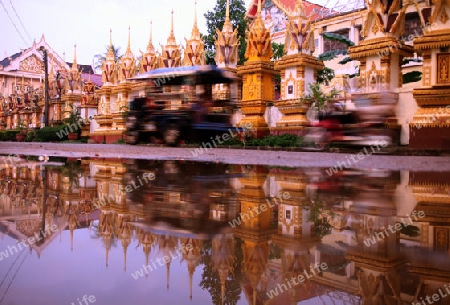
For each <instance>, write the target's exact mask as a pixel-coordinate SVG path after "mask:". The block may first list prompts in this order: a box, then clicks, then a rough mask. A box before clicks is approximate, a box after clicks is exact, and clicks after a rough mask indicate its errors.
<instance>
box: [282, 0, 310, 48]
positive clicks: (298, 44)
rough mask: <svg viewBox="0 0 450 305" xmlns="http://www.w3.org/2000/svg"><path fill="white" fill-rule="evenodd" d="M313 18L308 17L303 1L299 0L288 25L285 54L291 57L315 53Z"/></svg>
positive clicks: (289, 17)
mask: <svg viewBox="0 0 450 305" xmlns="http://www.w3.org/2000/svg"><path fill="white" fill-rule="evenodd" d="M311 20H312V16H309V17H307V16H306V11H305V5H304V3H303V0H297V2H296V4H295V9H294V12H293V13H292V15H291V16H288V23H287V24H286V32H285V42H284V53H286V54H287V55H291V54H294V53H299V52H303V53H306V54H312V53H313V52H314V33H313V31H311Z"/></svg>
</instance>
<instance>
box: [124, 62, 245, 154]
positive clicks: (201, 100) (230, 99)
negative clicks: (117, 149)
mask: <svg viewBox="0 0 450 305" xmlns="http://www.w3.org/2000/svg"><path fill="white" fill-rule="evenodd" d="M132 79H133V80H139V81H142V80H147V81H148V85H149V86H150V88H151V90H148V91H149V92H147V96H146V97H139V98H135V99H134V100H133V101H131V102H129V107H128V108H129V109H128V112H127V118H126V128H127V132H126V136H125V141H126V143H129V144H137V143H139V142H156V143H161V142H162V143H164V144H167V145H171V146H175V145H177V144H179V143H180V141H182V140H188V141H192V142H201V141H203V140H205V141H210V138H211V137H212V138H215V137H216V136H217V135H219V136H221V135H223V134H224V133H229V132H230V130H231V131H232V132H233V133H240V132H242V129H241V128H237V127H233V126H232V124H231V119H232V116H233V114H234V111H235V110H236V104H237V85H233V84H234V83H235V82H236V81H237V78H236V77H235V76H234V75H233V74H231V73H229V72H228V71H225V70H221V69H219V68H217V67H216V66H193V67H176V68H162V69H155V70H152V71H150V72H147V73H145V74H141V75H138V76H136V77H134V78H132ZM213 86H216V87H217V88H218V89H217V90H215V93H216V92H219V94H214V95H213Z"/></svg>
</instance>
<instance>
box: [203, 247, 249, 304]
mask: <svg viewBox="0 0 450 305" xmlns="http://www.w3.org/2000/svg"><path fill="white" fill-rule="evenodd" d="M235 241H236V244H235V248H234V249H235V250H234V251H235V255H236V260H235V262H234V264H233V272H230V274H229V275H228V278H227V281H226V283H225V291H226V293H225V300H224V302H223V303H222V302H221V301H222V296H221V283H220V277H219V273H218V272H217V271H213V262H212V244H211V241H210V240H208V241H206V242H204V243H203V247H202V250H201V254H202V260H203V264H204V265H203V273H202V280H201V282H200V287H201V288H202V289H206V290H207V291H208V292H209V293H210V295H211V300H212V303H213V304H214V305H219V304H226V305H235V304H237V302H238V301H239V299H240V295H241V292H242V289H241V286H240V285H241V280H242V277H243V274H242V264H243V259H244V253H243V252H242V243H243V242H242V240H241V239H240V238H236V239H235Z"/></svg>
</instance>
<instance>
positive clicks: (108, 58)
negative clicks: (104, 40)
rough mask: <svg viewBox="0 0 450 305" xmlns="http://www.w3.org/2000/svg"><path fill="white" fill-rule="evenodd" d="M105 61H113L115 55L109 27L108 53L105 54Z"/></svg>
mask: <svg viewBox="0 0 450 305" xmlns="http://www.w3.org/2000/svg"><path fill="white" fill-rule="evenodd" d="M106 61H107V62H108V61H112V62H114V61H115V56H114V49H113V43H112V29H109V50H108V53H107V54H106Z"/></svg>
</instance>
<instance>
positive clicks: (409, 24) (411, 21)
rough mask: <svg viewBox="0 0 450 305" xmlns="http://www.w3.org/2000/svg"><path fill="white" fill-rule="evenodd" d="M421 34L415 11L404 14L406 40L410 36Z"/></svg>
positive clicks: (418, 19) (408, 39)
mask: <svg viewBox="0 0 450 305" xmlns="http://www.w3.org/2000/svg"><path fill="white" fill-rule="evenodd" d="M422 35H423V31H422V25H421V23H420V17H419V15H418V14H417V12H414V13H410V14H406V18H405V34H404V37H405V39H406V41H410V40H411V39H410V38H411V37H414V38H415V37H420V36H422Z"/></svg>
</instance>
